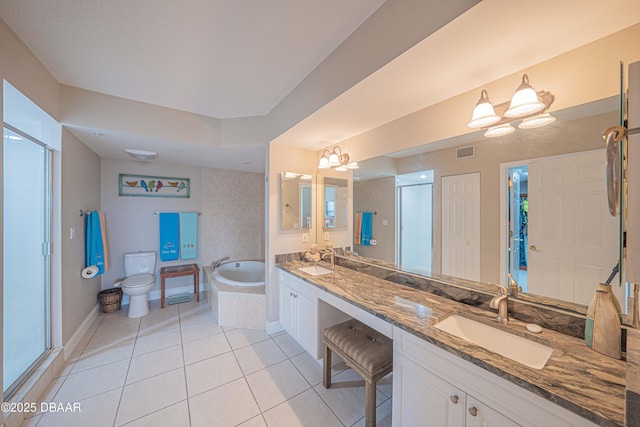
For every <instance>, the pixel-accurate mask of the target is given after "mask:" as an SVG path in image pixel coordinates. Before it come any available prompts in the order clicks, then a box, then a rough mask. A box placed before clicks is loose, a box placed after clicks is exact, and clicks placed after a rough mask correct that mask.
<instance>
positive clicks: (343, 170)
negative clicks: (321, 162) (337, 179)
mask: <svg viewBox="0 0 640 427" xmlns="http://www.w3.org/2000/svg"><path fill="white" fill-rule="evenodd" d="M335 170H337V171H338V172H346V171H348V170H349V169H347V167H346V166H345V165H340V166H338V167H337V168H335Z"/></svg>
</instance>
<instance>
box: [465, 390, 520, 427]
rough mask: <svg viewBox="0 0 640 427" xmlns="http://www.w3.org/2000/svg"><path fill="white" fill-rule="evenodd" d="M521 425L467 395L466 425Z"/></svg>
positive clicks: (473, 426) (513, 426) (480, 426)
mask: <svg viewBox="0 0 640 427" xmlns="http://www.w3.org/2000/svg"><path fill="white" fill-rule="evenodd" d="M519 425H520V424H516V423H515V422H513V421H511V420H510V419H509V418H507V417H505V416H504V415H502V414H500V413H499V412H498V411H496V410H494V409H492V408H490V407H489V406H487V405H485V404H484V403H482V402H480V401H478V400H477V399H474V398H473V397H472V396H467V413H466V423H465V427H517V426H519Z"/></svg>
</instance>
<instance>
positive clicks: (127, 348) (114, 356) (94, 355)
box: [70, 338, 135, 374]
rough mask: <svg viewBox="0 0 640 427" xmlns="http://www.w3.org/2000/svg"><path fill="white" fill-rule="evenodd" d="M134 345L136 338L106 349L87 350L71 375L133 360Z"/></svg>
mask: <svg viewBox="0 0 640 427" xmlns="http://www.w3.org/2000/svg"><path fill="white" fill-rule="evenodd" d="M134 345H135V338H131V339H130V340H127V341H122V342H117V343H113V344H112V345H110V346H106V347H105V346H103V347H101V348H96V349H92V348H86V349H85V350H84V351H83V352H82V355H81V356H80V358H79V359H78V361H77V362H76V363H75V365H74V366H73V369H71V372H70V373H71V374H75V373H78V372H80V371H86V370H87V369H93V368H95V367H98V366H103V365H107V364H109V363H113V362H116V361H119V360H124V359H127V360H128V359H130V358H131V354H132V353H133V347H134Z"/></svg>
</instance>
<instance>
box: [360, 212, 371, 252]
mask: <svg viewBox="0 0 640 427" xmlns="http://www.w3.org/2000/svg"><path fill="white" fill-rule="evenodd" d="M372 224H373V214H372V213H371V212H362V245H363V246H370V243H369V241H370V240H371V228H372Z"/></svg>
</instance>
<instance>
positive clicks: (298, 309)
mask: <svg viewBox="0 0 640 427" xmlns="http://www.w3.org/2000/svg"><path fill="white" fill-rule="evenodd" d="M280 324H281V325H282V327H283V328H284V329H285V330H286V331H287V332H288V333H289V335H291V337H292V338H293V339H295V340H296V341H297V342H298V343H299V344H300V345H301V346H302V347H303V348H304V349H305V350H306V351H308V352H309V354H311V355H313V356H314V358H315V357H316V354H317V353H318V344H317V343H318V299H317V297H316V295H315V290H314V289H313V286H312V285H309V284H308V283H305V282H304V281H303V280H301V279H298V278H296V277H294V276H292V275H290V274H288V273H281V276H280Z"/></svg>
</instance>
